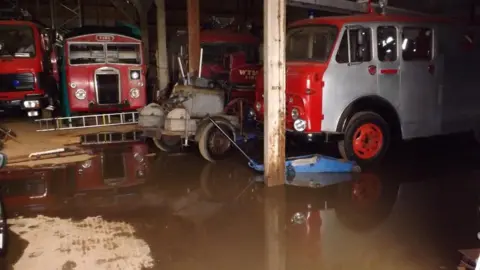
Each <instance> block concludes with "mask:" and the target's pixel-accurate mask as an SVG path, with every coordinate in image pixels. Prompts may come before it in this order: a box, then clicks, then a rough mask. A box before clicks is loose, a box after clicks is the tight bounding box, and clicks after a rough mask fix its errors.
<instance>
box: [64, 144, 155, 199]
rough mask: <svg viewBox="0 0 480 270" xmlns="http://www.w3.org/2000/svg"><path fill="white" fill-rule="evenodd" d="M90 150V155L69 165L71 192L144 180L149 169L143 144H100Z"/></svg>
mask: <svg viewBox="0 0 480 270" xmlns="http://www.w3.org/2000/svg"><path fill="white" fill-rule="evenodd" d="M99 147H100V146H99ZM92 151H93V153H94V154H95V155H96V156H95V157H94V158H92V159H90V160H87V161H85V162H81V163H78V164H76V165H75V166H74V167H73V170H74V173H73V174H74V175H75V177H74V178H75V179H74V182H75V188H74V190H75V193H81V192H85V191H92V190H106V189H111V188H116V187H129V186H135V185H139V184H143V183H145V181H146V179H147V174H148V169H149V168H148V163H147V157H146V155H147V154H148V147H147V146H146V145H145V144H143V143H134V144H132V145H128V146H125V145H121V144H118V145H104V146H101V147H100V148H93V149H92Z"/></svg>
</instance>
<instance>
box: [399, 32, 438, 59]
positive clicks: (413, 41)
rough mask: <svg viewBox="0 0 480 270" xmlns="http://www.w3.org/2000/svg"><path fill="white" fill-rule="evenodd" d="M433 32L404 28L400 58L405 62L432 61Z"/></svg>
mask: <svg viewBox="0 0 480 270" xmlns="http://www.w3.org/2000/svg"><path fill="white" fill-rule="evenodd" d="M432 48H433V31H432V29H430V28H421V27H405V28H403V33H402V57H403V60H405V61H430V60H431V59H432V52H433V50H432Z"/></svg>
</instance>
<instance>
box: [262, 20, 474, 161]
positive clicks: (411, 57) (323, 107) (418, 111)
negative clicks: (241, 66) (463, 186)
mask: <svg viewBox="0 0 480 270" xmlns="http://www.w3.org/2000/svg"><path fill="white" fill-rule="evenodd" d="M466 33H467V26H466V25H461V24H459V23H455V22H451V21H449V20H446V19H439V18H429V17H412V16H398V15H378V14H367V15H353V16H344V17H323V18H315V19H308V20H302V21H298V22H296V23H294V24H293V25H291V26H290V27H289V29H288V33H287V40H286V58H287V70H286V72H287V78H286V107H287V115H286V128H287V131H289V132H291V133H293V134H297V135H304V136H305V137H307V138H309V139H313V138H315V137H317V136H321V138H322V140H326V141H329V140H337V141H338V145H339V150H340V153H341V154H342V156H343V157H344V158H346V159H351V160H352V159H353V160H356V161H358V162H359V163H362V164H364V165H365V164H368V163H372V162H374V161H378V160H380V159H381V158H382V157H383V156H384V154H385V153H386V151H387V149H388V147H389V144H390V142H391V141H392V139H394V138H396V137H398V138H403V139H413V138H418V137H429V136H434V135H441V134H450V133H454V132H463V131H470V130H476V131H479V130H480V129H479V127H480V125H479V123H480V109H479V107H478V104H479V103H480V95H479V92H478V89H477V88H478V85H479V83H480V81H479V80H480V77H479V76H478V74H477V73H478V72H475V71H474V70H475V68H474V67H475V66H476V65H477V64H478V62H479V60H480V53H479V50H478V45H476V44H473V46H470V47H468V48H467V47H466V46H465V42H467V41H471V40H472V39H471V37H468V36H466V35H465V34H466ZM260 74H261V75H262V73H260ZM263 87H264V86H263V77H262V76H259V79H258V80H257V88H256V89H257V91H256V100H257V102H256V104H255V109H256V111H257V117H258V120H260V121H262V120H263V111H264V104H263V103H264V101H263V91H264V89H263Z"/></svg>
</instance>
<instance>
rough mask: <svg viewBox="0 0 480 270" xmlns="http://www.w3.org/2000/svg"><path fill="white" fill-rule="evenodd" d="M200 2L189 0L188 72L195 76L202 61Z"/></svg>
mask: <svg viewBox="0 0 480 270" xmlns="http://www.w3.org/2000/svg"><path fill="white" fill-rule="evenodd" d="M199 1H200V0H187V13H188V72H189V73H190V74H194V72H195V70H196V69H197V68H198V65H199V61H200V4H199Z"/></svg>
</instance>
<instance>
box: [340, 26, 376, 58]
mask: <svg viewBox="0 0 480 270" xmlns="http://www.w3.org/2000/svg"><path fill="white" fill-rule="evenodd" d="M349 41H350V44H348V42H349ZM349 47H350V57H349V55H348V50H349ZM349 58H350V59H349ZM335 59H336V60H337V62H338V63H341V64H343V63H358V62H369V61H371V60H372V36H371V30H370V28H365V29H347V30H345V32H344V33H343V37H342V41H340V46H339V47H338V52H337V55H336V57H335Z"/></svg>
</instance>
